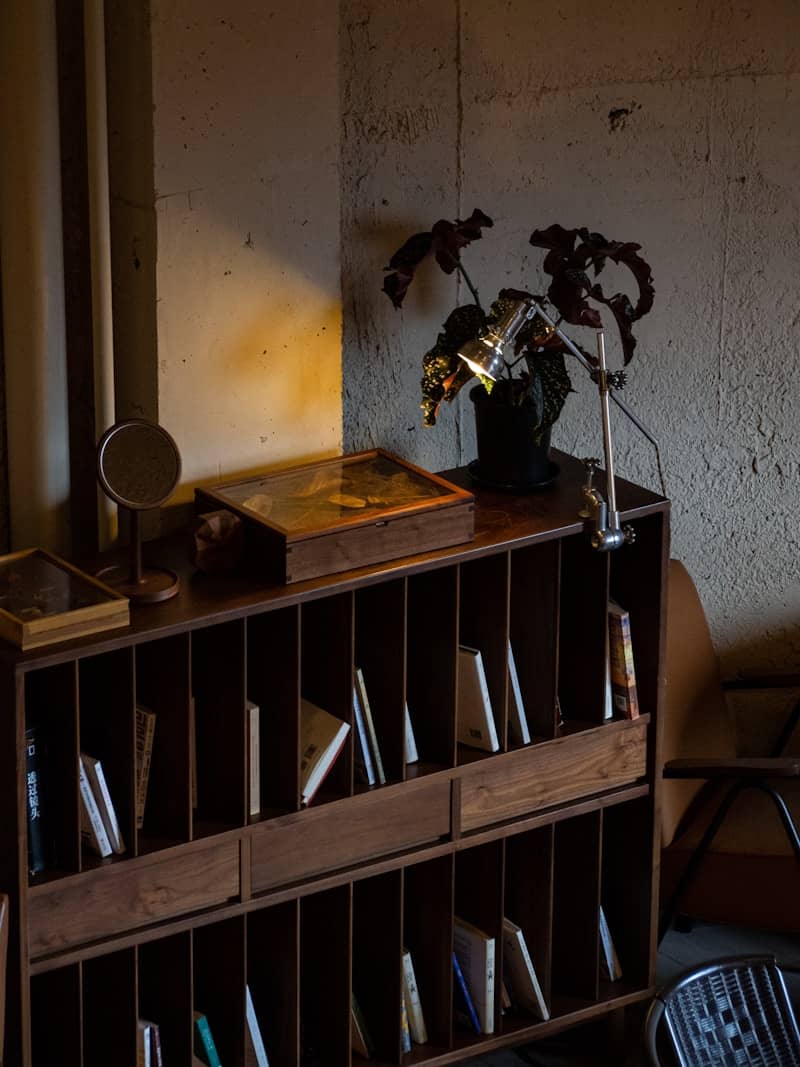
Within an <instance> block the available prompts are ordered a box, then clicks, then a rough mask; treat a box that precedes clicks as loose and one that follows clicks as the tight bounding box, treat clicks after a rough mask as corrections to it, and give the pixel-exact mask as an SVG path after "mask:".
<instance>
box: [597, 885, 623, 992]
mask: <svg viewBox="0 0 800 1067" xmlns="http://www.w3.org/2000/svg"><path fill="white" fill-rule="evenodd" d="M600 948H601V949H602V952H601V953H600V970H601V972H602V974H603V977H604V978H606V979H607V980H608V981H609V982H616V981H617V980H618V979H620V978H621V977H622V967H621V966H620V962H619V956H617V950H616V948H615V947H614V940H613V938H612V937H611V930H610V929H609V925H608V920H607V919H606V913H605V912H604V911H603V906H602V904H601V905H600Z"/></svg>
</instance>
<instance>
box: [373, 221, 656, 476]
mask: <svg viewBox="0 0 800 1067" xmlns="http://www.w3.org/2000/svg"><path fill="white" fill-rule="evenodd" d="M491 226H492V220H491V219H490V218H489V217H488V215H485V214H484V213H483V212H482V211H480V210H478V209H476V210H474V211H473V212H472V215H471V216H470V217H469V218H468V219H466V220H460V219H456V221H455V222H448V221H447V220H446V219H440V220H439V221H438V222H437V223H436V224H435V225H434V227H433V228H432V229H431V230H430V231H427V232H424V233H417V234H414V235H413V236H412V237H410V238H409V239H408V240H407V241H406V242H405V244H403V246H402V247H401V248H399V249H398V250H397V251H396V252H395V253H394V255H393V256H392V258H391V260H390V261H389V266H388V267H387V268H386V271H387V273H386V275H385V277H384V282H383V291H384V292H385V293H386V295H387V296H388V297H389V298H390V300H391V301H392V303H393V304H394V306H395V307H396V308H399V307H402V304H403V300H404V299H405V295H406V293H407V291H408V287H409V285H410V284H411V282H412V281H413V279H414V276H415V273H416V271H417V268H418V267H419V266H420V265H421V264H422V263H423V261H424V260H426V259H427V258H428V257H429V256H433V257H434V259H435V260H436V262H437V263H438V265H439V267H440V268H441V269H442V270H443V271H444V272H445V273H446V274H452V273H453V272H454V271H458V272H459V273H460V275H461V277H462V278H463V280H464V282H465V284H466V286H467V289H468V290H469V292H470V293H471V295H472V298H473V302H472V303H470V304H465V305H463V306H461V307H457V308H455V309H454V310H453V311H452V312H451V313H450V315H449V316H448V318H447V320H446V322H445V323H444V326H443V328H442V332H441V333H440V334H439V336H438V337H437V339H436V343H435V344H434V346H433V347H432V348H431V349H430V350H429V351H428V352H426V353H425V355H424V356H423V359H422V368H423V376H422V404H421V406H422V410H423V422H424V424H425V425H426V426H434V425H435V424H436V419H437V417H438V415H439V410H440V408H441V405H442V401H444V400H447V401H452V400H453V399H454V397H456V396H457V395H458V393H459V391H460V390H461V389H462V388H463V386H464V385H466V383H467V382H469V381H470V380H471V379H472V378H473V377H475V376H476V375H475V371H474V370H472V369H471V368H470V366H469V365H468V364H467V363H466V362H464V360H463V359H462V358H460V357H459V355H458V353H459V349H460V348H461V347H462V346H463V345H464V344H465V343H466V342H468V341H470V340H472V339H474V338H475V337H478V336H481V335H482V334H484V333H486V332H487V331H489V330H491V329H492V327H494V326H496V325H497V323H498V322H499V321H500V320H501V319H503V316H504V315H506V313H507V312H508V311H509V309H510V308H511V307H513V305H514V303H515V302H518V301H521V300H530V299H533V300H535V301H536V302H537V303H538V304H539V305H540V306H541V307H542V309H543V310H544V309H545V308H547V311H546V314H547V315H548V316H549V317H550V318H551V320H552V322H554V323H555V326H553V325H552V324H549V323H546V322H545V321H544V320H543V319H542V318H540V317H539V316H538V315H536V316H534V317H533V318H531V319H530V320H529V321H527V322H526V323H525V325H524V326H523V327H522V328H521V329H520V330H519V332H518V333H516V336H515V339H514V344H513V349H511V350H510V352H509V354H508V355H507V356H506V357H505V359H504V368H503V373H502V374H501V376H500V377H499V378H498V379H497V380H496V381H492V380H490V379H488V378H484V377H482V376H480V375H479V376H478V377H479V379H480V380H479V383H478V384H476V385H475V386H474V387H473V389H472V390H471V391H470V399H471V400H472V401H473V402H474V404H475V415H476V430H477V438H478V459H477V461H475V462H474V463H473V464H470V471H471V473H472V474H473V477H475V478H476V480H478V481H484V482H486V483H489V484H492V485H495V486H504V487H508V488H512V489H517V490H519V489H532V488H537V487H541V486H542V485H544V484H547V483H548V482H549V481H551V480H552V478H553V477H554V476H555V473H556V469H555V467H554V465H553V464H552V463H551V462H550V458H549V448H550V431H551V428H552V426H553V425H554V423H555V422H556V420H557V419H558V417H559V415H560V414H561V410H562V408H563V406H564V402H565V401H566V398H567V396H568V394H569V393H570V391H571V382H570V376H569V373H568V370H567V366H566V361H565V355H566V354H567V352H568V349H567V347H566V345H565V343H564V340H563V339H562V337H561V336H559V333H558V331H557V328H559V329H560V325H561V323H562V322H565V323H570V324H572V325H575V326H589V327H592V328H594V329H598V330H599V329H601V328H602V319H601V314H600V308H602V307H606V308H608V310H609V311H610V312H611V315H612V317H613V319H614V321H615V323H616V325H617V328H618V330H619V335H620V341H621V344H622V351H623V357H624V362H625V364H627V363H628V362H630V359H631V357H632V356H633V353H634V350H635V348H636V338H635V337H634V334H633V324H634V323H635V322H636V321H637V320H638V319H640V318H642V316H643V315H645V314H647V312H648V311H649V310H650V309H651V307H652V306H653V293H654V290H653V281H652V276H651V272H650V267H649V266H648V264H647V263H646V262H645V261H644V259H642V257H641V256H640V255H639V249H640V248H641V246H640V245H638V244H634V243H631V242H621V241H610V240H608V239H607V238H605V237H604V236H603V235H602V234H599V233H592V232H590V231H589V230H588V229H586V228H583V227H581V228H576V229H572V230H567V229H564V228H563V227H562V226H558V225H552V226H549V227H548V228H547V229H544V230H534V231H533V233H532V234H531V237H530V243H531V244H532V245H533V246H534V247H536V248H541V249H544V250H545V251H546V255H545V258H544V262H543V264H542V266H543V270H544V271H545V273H546V274H548V275H549V276H550V284H549V286H548V290H547V296H546V297H540V296H532V294H530V293H528V292H525V291H523V290H517V289H503V290H501V291H500V293H499V295H498V297H497V299H496V300H495V301H494V302H493V303H492V304H491V306H490V307H489V308H488V310H486V309H484V307H483V306H482V304H481V302H480V299H479V297H478V291H477V289H476V288H475V286H474V284H473V282H472V280H471V278H470V277H469V275H468V274H467V271H466V269H465V268H464V264H463V262H462V259H461V252H462V250H463V249H464V248H466V247H467V246H468V245H469V244H471V242H472V241H476V240H478V239H480V238H481V237H482V231H483V230H484V229H487V228H489V227H491ZM609 260H610V261H611V262H613V263H616V264H621V265H623V266H625V267H627V268H628V269H629V270H630V272H631V274H632V275H633V278H634V280H635V281H636V284H637V286H638V294H637V298H636V302H635V303H633V302H632V301H631V299H630V298H629V297H628V296H627V295H626V294H625V293H614V294H613V295H611V296H607V295H606V293H605V291H604V290H603V287H602V285H601V284H600V282H599V281H598V280H597V279H598V277H599V275H600V274H601V272H602V271H603V268H604V267H605V265H606V263H607V262H608V261H609ZM590 271H591V274H592V276H591V277H590ZM573 343H574V342H573ZM509 347H510V346H509ZM577 347H578V348H579V349H580V351H581V352H582V353H583V356H584V357H585V359H586V360H587V362H588V363H589V364H590V365H591V366H592V367H595V366H596V365H597V358H596V356H595V355H594V354H592V353H590V352H587V351H585V350H584V349H583V348H581V347H580V346H579V345H578V346H577Z"/></svg>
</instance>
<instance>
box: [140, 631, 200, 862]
mask: <svg viewBox="0 0 800 1067" xmlns="http://www.w3.org/2000/svg"><path fill="white" fill-rule="evenodd" d="M191 691H192V678H191V647H190V639H189V635H188V634H179V635H177V636H176V637H167V638H164V639H163V640H160V641H148V642H145V643H143V644H141V645H139V646H137V648H136V703H137V704H141V705H143V706H144V707H146V708H147V709H148V710H150V711H152V712H153V713H154V714H155V716H156V720H155V731H154V733H153V749H152V756H151V760H150V777H149V780H148V786H147V799H146V803H145V809H144V825H143V826H142V829H141V830H139V832H138V851H139V853H140V854H142V853H146V852H152V851H154V850H155V849H157V848H167V847H169V846H170V845H172V844H178V843H180V842H183V841H188V840H189V839H190V837H191V832H192V805H191V745H190V723H191V719H190V704H191Z"/></svg>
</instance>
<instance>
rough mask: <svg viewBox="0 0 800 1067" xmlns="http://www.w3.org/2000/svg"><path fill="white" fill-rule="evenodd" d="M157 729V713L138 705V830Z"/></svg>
mask: <svg viewBox="0 0 800 1067" xmlns="http://www.w3.org/2000/svg"><path fill="white" fill-rule="evenodd" d="M155 729H156V716H155V712H153V711H150V709H149V708H146V707H144V706H143V705H142V704H137V705H136V828H137V829H138V830H141V828H142V826H143V825H144V808H145V803H146V802H147V786H148V784H149V781H150V764H151V762H152V757H153V736H154V734H155Z"/></svg>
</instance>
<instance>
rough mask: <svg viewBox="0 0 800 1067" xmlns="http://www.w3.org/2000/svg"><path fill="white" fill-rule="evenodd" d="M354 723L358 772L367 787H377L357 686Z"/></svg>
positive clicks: (354, 699)
mask: <svg viewBox="0 0 800 1067" xmlns="http://www.w3.org/2000/svg"><path fill="white" fill-rule="evenodd" d="M353 722H354V723H355V729H356V737H355V740H356V750H355V764H356V770H357V771H358V774H359V777H360V778H361V780H362V781H363V782H366V784H367V785H375V766H374V764H373V762H372V752H371V750H370V747H369V738H368V737H367V725H366V723H365V722H364V712H363V711H362V710H361V701H360V700H359V699H358V690H357V689H356V686H355V684H354V685H353Z"/></svg>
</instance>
